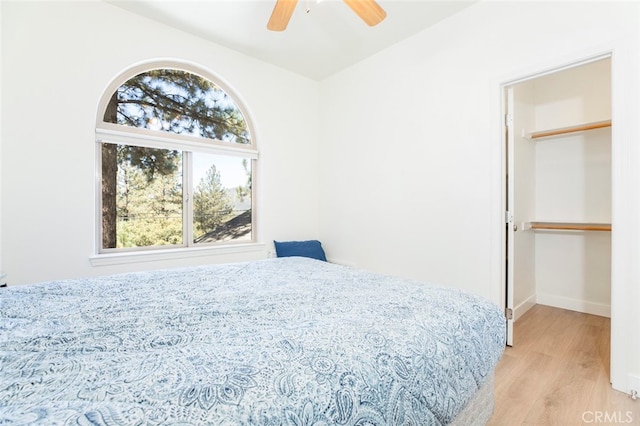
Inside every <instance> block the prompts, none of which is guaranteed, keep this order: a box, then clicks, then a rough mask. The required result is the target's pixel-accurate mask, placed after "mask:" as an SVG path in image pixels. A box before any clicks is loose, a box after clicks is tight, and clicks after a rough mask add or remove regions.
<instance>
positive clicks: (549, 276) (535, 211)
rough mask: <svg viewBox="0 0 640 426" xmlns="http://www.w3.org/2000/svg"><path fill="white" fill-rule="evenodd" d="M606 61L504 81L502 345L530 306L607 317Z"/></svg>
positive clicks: (608, 115) (608, 120) (606, 58)
mask: <svg viewBox="0 0 640 426" xmlns="http://www.w3.org/2000/svg"><path fill="white" fill-rule="evenodd" d="M611 92H612V90H611V58H610V57H609V56H602V57H598V58H594V59H591V60H589V61H585V62H582V63H580V64H576V65H572V66H567V67H564V68H562V69H560V70H556V71H553V72H548V73H544V74H542V75H537V76H533V77H529V78H525V79H522V80H519V81H516V82H513V83H509V84H507V85H505V86H503V96H504V105H505V111H504V112H505V145H506V146H505V158H504V161H505V171H506V176H505V198H506V199H505V200H504V201H503V202H504V204H505V206H506V211H505V223H506V231H505V238H506V243H505V247H506V253H505V265H504V266H505V281H506V293H505V296H506V297H505V298H506V303H505V304H506V306H505V308H506V314H507V324H508V327H507V328H508V330H507V344H508V345H509V346H513V345H514V344H517V337H516V336H514V335H513V323H514V322H515V321H517V320H518V318H519V317H521V316H522V315H523V314H524V313H525V312H526V311H527V310H528V309H530V308H531V307H532V306H534V305H536V304H541V305H548V306H553V307H556V308H563V309H568V310H572V311H578V312H583V313H589V314H594V315H600V316H605V317H610V316H611V192H612V191H611V125H612V123H611Z"/></svg>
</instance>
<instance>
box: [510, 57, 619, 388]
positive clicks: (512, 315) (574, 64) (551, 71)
mask: <svg viewBox="0 0 640 426" xmlns="http://www.w3.org/2000/svg"><path fill="white" fill-rule="evenodd" d="M603 59H610V60H611V68H612V81H611V86H612V87H611V95H612V96H613V85H614V82H613V67H614V61H613V51H607V52H604V53H599V54H596V55H592V56H588V57H585V58H583V59H580V60H576V61H572V62H567V63H564V64H561V65H557V66H555V67H550V68H547V69H545V70H543V71H537V72H531V73H525V74H522V75H521V76H520V77H516V78H513V79H508V80H506V81H504V82H502V83H501V84H500V120H501V123H502V126H501V132H500V134H501V143H500V147H501V151H500V164H501V173H500V176H501V182H500V184H501V197H500V201H501V205H500V212H501V215H502V216H503V218H504V221H503V223H502V226H501V235H500V241H501V261H500V269H501V271H502V273H501V278H502V281H501V286H500V288H501V299H500V301H501V306H503V307H504V309H505V317H506V321H507V327H506V342H507V345H508V346H513V344H514V333H513V323H514V322H515V320H517V318H516V317H515V315H516V314H515V308H516V307H515V306H514V297H513V295H514V287H513V271H512V270H510V269H509V262H508V258H511V259H513V257H514V249H513V242H514V238H513V237H514V232H513V231H508V230H507V229H508V228H509V229H510V227H512V226H513V224H512V223H511V222H512V220H513V219H512V218H513V212H509V205H510V203H509V201H508V199H509V198H508V197H509V195H510V189H509V177H508V174H509V172H510V171H512V168H513V166H512V165H510V162H509V156H510V155H511V152H510V150H509V148H508V147H510V145H511V141H512V140H513V129H511V132H509V124H510V123H511V121H512V120H513V117H511V112H512V108H513V104H512V101H513V96H512V95H513V94H512V92H511V91H512V88H513V87H514V86H515V85H517V84H520V83H524V82H527V81H531V80H535V79H537V78H540V77H544V76H546V75H551V74H555V73H557V72H561V71H565V70H568V69H573V68H576V67H580V66H583V65H587V64H589V63H593V62H596V61H600V60H603ZM612 108H613V102H612ZM612 114H613V111H612ZM611 146H612V151H613V149H614V136H613V133H612V140H611ZM614 166H615V162H614V160H613V159H612V164H611V167H612V174H613V168H614ZM614 185H615V180H612V188H611V192H612V198H613V197H614ZM612 222H613V217H612ZM611 233H612V235H611V238H612V240H613V238H614V230H613V229H612V231H611ZM509 236H510V237H511V238H509ZM612 251H613V246H612ZM612 257H613V256H612ZM512 263H513V262H512ZM613 267H614V265H613V261H612V272H611V275H612V280H611V289H610V291H611V292H612V293H613V286H614V280H613V276H614V271H613ZM613 304H614V298H613V297H611V316H612V321H611V335H612V338H611V344H610V350H611V361H610V362H611V365H613V363H614V356H613V353H614V350H613V348H614V342H613V334H614V333H613V326H614V321H613V316H614V309H613ZM611 370H613V367H611ZM612 374H613V373H612ZM612 374H611V376H612Z"/></svg>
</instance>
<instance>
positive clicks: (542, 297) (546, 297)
mask: <svg viewBox="0 0 640 426" xmlns="http://www.w3.org/2000/svg"><path fill="white" fill-rule="evenodd" d="M536 299H537V301H538V303H539V304H540V305H547V306H553V307H554V308H562V309H568V310H570V311H576V312H582V313H585V314H591V315H598V316H601V317H607V318H611V305H605V304H601V303H593V302H587V301H585V300H577V299H570V298H568V297H561V296H555V295H553V294H540V293H538V294H537V297H536Z"/></svg>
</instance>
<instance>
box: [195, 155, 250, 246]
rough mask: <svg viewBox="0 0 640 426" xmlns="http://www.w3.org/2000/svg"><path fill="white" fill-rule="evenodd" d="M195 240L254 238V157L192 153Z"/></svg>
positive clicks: (205, 241) (214, 240)
mask: <svg viewBox="0 0 640 426" xmlns="http://www.w3.org/2000/svg"><path fill="white" fill-rule="evenodd" d="M193 228H194V230H193V238H194V243H196V244H202V243H213V242H221V241H251V228H252V227H251V160H250V159H247V158H239V157H234V156H225V155H213V154H203V153H194V154H193Z"/></svg>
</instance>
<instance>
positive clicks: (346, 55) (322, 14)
mask: <svg viewBox="0 0 640 426" xmlns="http://www.w3.org/2000/svg"><path fill="white" fill-rule="evenodd" d="M106 1H107V2H108V3H111V4H113V5H115V6H118V7H120V8H123V9H125V10H128V11H130V12H133V13H136V14H139V15H142V16H145V17H147V18H150V19H153V20H156V21H159V22H162V23H164V24H167V25H170V26H172V27H175V28H178V29H181V30H183V31H186V32H189V33H192V34H195V35H197V36H200V37H202V38H205V39H207V40H210V41H212V42H214V43H216V44H219V45H222V46H226V47H228V48H231V49H233V50H235V51H238V52H241V53H244V54H247V55H250V56H252V57H255V58H258V59H261V60H263V61H265V62H269V63H272V64H274V65H277V66H279V67H282V68H285V69H288V70H290V71H293V72H295V73H298V74H301V75H303V76H306V77H309V78H312V79H314V80H322V79H323V78H325V77H327V76H329V75H331V74H333V73H335V72H337V71H340V70H342V69H344V68H346V67H348V66H350V65H352V64H354V63H356V62H358V61H360V60H362V59H364V58H366V57H368V56H370V55H372V54H374V53H376V52H378V51H380V50H382V49H384V48H386V47H388V46H391V45H392V44H395V43H397V42H399V41H400V40H402V39H405V38H407V37H409V36H411V35H413V34H416V33H418V32H420V31H422V30H423V29H425V28H428V27H430V26H432V25H434V24H436V23H437V22H439V21H441V20H443V19H446V18H447V17H448V16H450V15H452V14H454V13H457V12H459V11H460V10H462V9H464V8H465V7H468V6H470V5H471V4H473V3H475V2H476V1H478V0H473V1H462V0H441V1H436V0H378V4H379V5H380V6H382V8H383V9H385V10H386V12H387V18H386V19H385V20H384V21H383V22H382V23H380V24H379V25H377V26H375V27H369V26H367V25H366V24H365V23H364V22H363V21H362V20H361V19H360V18H359V17H358V16H357V15H356V14H355V13H354V12H353V11H352V10H351V9H350V8H349V7H348V6H347V5H346V4H345V3H344V2H343V1H341V0H320V1H319V0H299V1H298V5H297V6H296V9H295V11H294V13H293V16H292V18H291V20H290V21H289V26H288V27H287V29H286V30H285V31H283V32H273V31H269V30H267V21H268V20H269V16H270V15H271V11H272V10H273V6H274V5H275V0H106ZM307 9H308V10H309V12H308V13H307Z"/></svg>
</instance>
